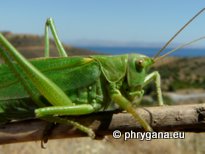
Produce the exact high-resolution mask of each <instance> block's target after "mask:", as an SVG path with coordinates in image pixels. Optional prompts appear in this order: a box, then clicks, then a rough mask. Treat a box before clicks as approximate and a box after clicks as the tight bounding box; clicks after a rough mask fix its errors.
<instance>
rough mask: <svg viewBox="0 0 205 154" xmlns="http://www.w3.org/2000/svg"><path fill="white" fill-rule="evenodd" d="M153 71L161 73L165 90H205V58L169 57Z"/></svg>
mask: <svg viewBox="0 0 205 154" xmlns="http://www.w3.org/2000/svg"><path fill="white" fill-rule="evenodd" d="M153 70H157V71H159V73H160V75H161V78H162V88H163V90H166V91H176V90H179V89H188V88H193V89H196V88H197V89H198V88H202V89H205V57H197V58H170V57H169V58H166V59H165V60H163V61H162V62H159V63H158V64H156V66H154V68H153Z"/></svg>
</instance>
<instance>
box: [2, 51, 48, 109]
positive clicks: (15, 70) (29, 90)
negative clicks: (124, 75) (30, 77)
mask: <svg viewBox="0 0 205 154" xmlns="http://www.w3.org/2000/svg"><path fill="white" fill-rule="evenodd" d="M0 55H1V56H2V57H3V59H4V61H5V63H6V64H7V65H8V66H9V68H10V69H11V70H12V72H13V73H14V75H15V76H16V78H17V79H18V80H19V82H20V83H21V85H22V86H23V87H24V89H25V90H26V91H27V93H28V94H29V96H30V97H31V99H32V100H33V101H34V102H36V104H37V105H38V106H40V107H44V106H45V105H44V104H43V103H42V101H41V100H40V98H39V97H38V96H37V94H36V92H34V91H33V89H32V87H31V86H30V84H28V82H27V80H25V77H24V75H23V73H22V72H21V70H20V69H18V68H17V67H16V65H15V64H14V63H13V62H12V59H11V57H10V56H9V55H8V53H6V52H5V51H4V50H3V49H2V48H0Z"/></svg>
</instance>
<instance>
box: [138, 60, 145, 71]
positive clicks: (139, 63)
mask: <svg viewBox="0 0 205 154" xmlns="http://www.w3.org/2000/svg"><path fill="white" fill-rule="evenodd" d="M143 63H144V61H143V60H142V59H140V60H137V61H136V70H137V71H140V70H142V68H143Z"/></svg>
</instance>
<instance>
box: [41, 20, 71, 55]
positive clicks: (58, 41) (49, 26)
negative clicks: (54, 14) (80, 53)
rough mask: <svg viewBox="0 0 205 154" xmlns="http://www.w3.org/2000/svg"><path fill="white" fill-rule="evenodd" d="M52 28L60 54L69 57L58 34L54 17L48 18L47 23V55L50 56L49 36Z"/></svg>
mask: <svg viewBox="0 0 205 154" xmlns="http://www.w3.org/2000/svg"><path fill="white" fill-rule="evenodd" d="M49 28H50V30H51V33H52V35H53V38H54V41H55V43H56V46H57V49H58V52H59V56H61V57H68V55H67V53H66V51H65V50H64V48H63V45H62V43H61V41H60V39H59V37H58V35H57V31H56V27H55V24H54V21H53V19H52V18H48V19H47V21H46V24H45V38H44V39H45V57H49V36H48V30H49Z"/></svg>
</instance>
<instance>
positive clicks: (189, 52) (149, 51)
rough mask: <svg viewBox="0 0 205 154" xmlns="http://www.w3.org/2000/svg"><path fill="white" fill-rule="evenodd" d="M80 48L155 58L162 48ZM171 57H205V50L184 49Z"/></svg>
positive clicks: (103, 52)
mask: <svg viewBox="0 0 205 154" xmlns="http://www.w3.org/2000/svg"><path fill="white" fill-rule="evenodd" d="M80 48H84V49H88V50H91V51H95V52H98V53H102V54H111V55H117V54H126V53H139V54H144V55H147V56H150V57H152V56H154V55H155V54H156V53H157V52H158V51H159V50H160V48H158V47H117V46H113V47H107V46H83V47H82V46H81V47H80ZM172 49H173V48H167V49H165V50H164V51H163V52H162V53H161V55H163V54H165V53H167V52H169V51H171V50H172ZM169 56H175V57H202V56H205V48H183V49H179V50H177V51H176V52H174V53H172V54H171V55H169Z"/></svg>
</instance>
